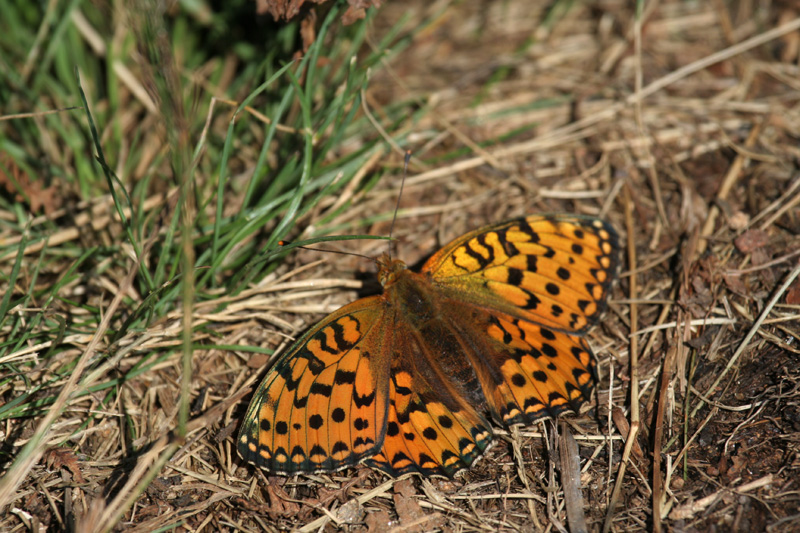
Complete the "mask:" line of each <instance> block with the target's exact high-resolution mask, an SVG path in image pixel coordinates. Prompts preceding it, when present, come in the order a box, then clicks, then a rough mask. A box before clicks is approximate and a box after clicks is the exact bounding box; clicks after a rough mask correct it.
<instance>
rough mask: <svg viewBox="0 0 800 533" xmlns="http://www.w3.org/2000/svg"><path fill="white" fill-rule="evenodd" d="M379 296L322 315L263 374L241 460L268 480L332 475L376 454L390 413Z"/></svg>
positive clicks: (242, 443) (240, 443) (250, 411)
mask: <svg viewBox="0 0 800 533" xmlns="http://www.w3.org/2000/svg"><path fill="white" fill-rule="evenodd" d="M383 320H384V308H383V307H382V306H381V305H380V297H378V296H374V297H370V298H364V299H361V300H358V301H356V302H353V303H351V304H349V305H346V306H344V307H342V308H341V309H339V310H338V311H336V312H334V313H333V314H331V315H329V316H327V317H326V318H325V319H323V320H322V321H321V322H320V323H319V324H317V325H316V326H315V327H314V328H312V329H311V330H309V331H308V332H307V333H306V334H305V335H304V336H303V337H302V338H301V339H300V340H299V341H297V343H295V345H294V346H293V347H292V348H291V349H290V350H289V351H288V352H287V353H286V354H285V355H283V356H282V357H281V358H280V359H279V360H278V362H277V363H276V364H275V366H274V367H273V368H272V369H271V370H270V371H269V373H268V374H267V376H266V377H265V378H264V381H263V382H262V383H261V386H260V387H259V388H258V391H257V392H256V394H255V396H253V399H252V401H251V402H250V407H249V408H248V409H247V414H246V415H245V418H244V422H243V425H242V429H241V431H240V433H239V440H238V450H239V453H240V454H241V456H242V458H243V459H244V460H245V461H247V462H250V463H253V464H255V465H258V466H260V467H262V468H264V469H266V470H268V471H270V472H272V473H280V474H292V473H297V472H330V471H334V470H338V469H341V468H344V467H346V466H351V465H354V464H356V463H358V462H359V461H360V460H362V459H363V458H365V457H370V456H372V455H374V454H375V453H377V451H378V450H379V449H380V448H381V446H382V444H383V438H384V433H385V431H386V413H387V408H388V403H387V402H388V400H387V393H388V391H387V388H388V367H389V361H388V359H387V357H386V352H385V350H387V349H388V346H387V344H388V342H387V339H386V334H387V331H388V328H385V327H382V321H383Z"/></svg>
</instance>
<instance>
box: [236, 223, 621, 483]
mask: <svg viewBox="0 0 800 533" xmlns="http://www.w3.org/2000/svg"><path fill="white" fill-rule="evenodd" d="M618 252H619V244H618V237H617V234H616V232H615V231H614V229H613V228H612V227H611V225H609V224H608V223H607V222H604V221H602V220H600V219H597V218H590V217H584V216H578V215H542V216H529V217H526V218H518V219H514V220H510V221H507V222H502V223H499V224H493V225H489V226H486V227H483V228H480V229H478V230H475V231H473V232H471V233H467V234H466V235H463V236H461V237H459V238H457V239H455V240H454V241H452V242H451V243H449V244H448V245H446V246H445V247H444V248H442V249H441V250H439V252H437V253H436V254H434V255H433V256H432V257H431V258H430V259H429V260H428V261H427V262H425V264H424V265H423V266H422V268H421V270H420V272H419V273H417V272H413V271H411V270H409V269H408V268H407V267H406V265H405V264H404V263H403V262H402V261H399V260H397V259H392V258H391V257H390V256H389V255H388V254H384V255H382V256H381V257H379V258H378V259H377V260H376V262H377V265H378V280H379V281H380V283H381V285H382V286H383V293H382V294H380V295H375V296H369V297H366V298H362V299H360V300H357V301H355V302H353V303H351V304H349V305H345V306H344V307H342V308H341V309H339V310H338V311H335V312H334V313H332V314H330V315H328V316H327V317H325V318H324V319H323V320H322V321H321V322H320V323H319V324H317V325H316V326H314V327H313V328H311V329H310V330H309V331H308V332H307V333H306V334H305V335H303V336H302V337H301V338H300V339H299V340H298V341H297V342H296V343H295V344H294V345H293V346H292V348H291V349H289V350H288V351H287V352H286V353H285V354H284V355H283V356H282V357H280V358H279V360H278V361H277V363H276V364H275V365H274V366H273V367H272V368H271V369H270V370H269V372H268V373H267V375H266V377H265V378H264V380H263V382H262V383H261V386H260V387H259V388H258V390H257V392H256V393H255V396H254V397H253V399H252V401H251V403H250V407H249V408H248V410H247V414H246V415H245V418H244V422H243V424H242V428H241V431H240V434H239V440H238V443H237V447H238V450H239V453H240V455H241V456H242V458H243V459H244V460H245V461H247V462H249V463H253V464H255V465H257V466H260V467H262V468H264V469H265V470H267V471H269V472H270V473H276V474H295V473H312V472H332V471H336V470H340V469H342V468H345V467H348V466H353V465H356V464H358V463H361V462H364V463H365V464H367V465H368V466H371V467H374V468H378V469H380V470H383V471H384V472H386V473H388V474H390V475H392V476H399V475H401V474H404V473H407V472H416V473H420V474H422V475H426V476H432V475H435V476H443V477H452V476H453V475H454V474H455V473H457V472H459V471H461V470H464V469H466V468H467V467H469V466H470V465H471V464H473V463H474V462H475V460H476V459H478V458H479V457H480V456H481V455H482V454H483V452H484V451H486V449H487V448H488V447H489V445H490V443H491V441H492V436H493V435H492V425H491V423H490V419H493V420H494V421H495V422H497V423H500V424H505V425H507V426H511V425H515V424H525V425H529V424H531V423H533V422H534V421H536V420H538V419H540V418H543V417H556V416H557V415H559V414H560V413H562V412H563V411H565V410H572V411H575V412H577V411H578V408H579V407H580V405H581V404H582V403H583V402H584V401H587V400H589V399H590V396H591V392H592V387H593V385H594V382H595V381H596V362H595V357H594V355H593V353H592V351H591V349H590V347H589V345H588V343H587V341H586V339H585V338H584V334H585V333H586V331H587V329H588V328H589V327H590V326H592V325H593V324H594V323H596V322H597V320H598V318H599V317H600V315H601V313H602V311H603V309H604V307H605V300H606V298H607V295H608V292H609V290H610V287H611V284H612V282H613V280H614V279H615V276H616V270H617V264H618V257H617V256H618Z"/></svg>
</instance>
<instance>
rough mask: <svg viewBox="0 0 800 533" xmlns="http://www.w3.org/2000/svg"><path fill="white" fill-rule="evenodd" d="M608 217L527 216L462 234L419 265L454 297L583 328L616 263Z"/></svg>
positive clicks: (596, 312)
mask: <svg viewBox="0 0 800 533" xmlns="http://www.w3.org/2000/svg"><path fill="white" fill-rule="evenodd" d="M618 255H619V243H618V237H617V233H616V231H614V228H613V227H611V225H610V224H608V223H606V222H604V221H602V220H600V219H597V218H592V217H584V216H580V215H566V214H558V215H534V216H529V217H526V218H519V219H515V220H509V221H507V222H501V223H499V224H494V225H491V226H486V227H484V228H481V229H478V230H476V231H473V232H471V233H467V234H466V235H463V236H461V237H459V238H457V239H455V240H454V241H452V242H450V243H449V244H447V245H446V246H445V247H443V248H442V249H441V250H439V252H437V253H436V254H435V255H433V256H432V257H431V258H430V259H429V260H428V261H427V262H426V263H425V265H424V266H423V267H422V271H423V272H426V273H428V274H429V275H430V276H431V277H432V278H433V280H434V281H435V282H436V284H437V285H438V287H439V289H440V290H441V291H443V293H444V294H446V295H448V296H449V297H451V298H452V299H453V300H465V301H470V302H471V303H473V304H476V305H478V306H480V307H484V308H488V309H495V310H497V311H501V312H502V313H504V314H506V315H510V316H513V317H516V318H519V319H522V320H526V321H529V322H533V323H535V324H541V325H542V326H545V327H548V328H550V329H555V330H561V331H565V332H567V333H578V334H581V333H584V332H585V331H586V330H587V329H588V328H589V326H591V325H592V324H593V323H595V322H596V321H597V319H598V318H599V317H600V315H601V314H602V311H603V309H604V307H605V300H606V298H607V296H608V292H609V290H610V287H611V283H612V282H613V280H614V278H615V276H616V271H617V265H618V261H619V258H618Z"/></svg>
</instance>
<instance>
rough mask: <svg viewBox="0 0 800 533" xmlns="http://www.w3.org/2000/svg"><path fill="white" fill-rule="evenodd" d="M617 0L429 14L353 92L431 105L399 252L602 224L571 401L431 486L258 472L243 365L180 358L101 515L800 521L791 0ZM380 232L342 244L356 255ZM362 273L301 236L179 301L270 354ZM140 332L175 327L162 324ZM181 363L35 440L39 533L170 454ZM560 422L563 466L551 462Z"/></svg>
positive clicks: (249, 383) (797, 30) (798, 150)
mask: <svg viewBox="0 0 800 533" xmlns="http://www.w3.org/2000/svg"><path fill="white" fill-rule="evenodd" d="M630 4H631V3H623V2H616V1H600V2H581V3H569V8H568V9H566V8H565V9H561V7H563V5H564V4H563V3H558V2H556V3H555V4H548V5H538V4H537V5H535V6H532V5H531V3H530V2H524V1H521V0H520V1H509V2H463V3H452V4H449V5H447V8H446V9H445V10H444V11H443V12H442V14H441V15H440V16H439V17H437V18H436V23H435V24H432V25H431V26H430V27H428V28H426V29H425V31H423V32H421V33H419V34H418V35H416V36H415V38H414V39H413V40H411V41H410V42H409V43H408V46H407V48H405V49H404V50H402V52H400V53H398V54H397V55H394V56H391V57H390V58H389V59H388V60H387V62H386V65H385V68H383V69H376V71H375V73H374V76H373V78H372V80H371V82H370V87H369V90H368V92H367V93H366V103H367V106H368V107H369V108H370V109H371V110H372V112H373V113H375V114H376V115H378V116H380V110H381V108H382V107H384V106H389V105H392V103H393V102H398V101H407V100H409V99H415V100H416V101H417V102H418V106H419V108H427V112H426V113H424V114H421V115H420V117H421V118H418V119H416V120H415V121H413V122H411V121H410V122H409V123H408V124H407V128H408V131H409V137H408V142H409V144H411V145H412V146H410V148H411V149H412V151H413V152H414V160H412V165H411V168H410V171H409V176H408V178H407V180H406V184H405V189H404V192H403V196H402V198H401V209H400V212H399V217H398V222H397V224H396V229H395V235H394V236H395V237H396V238H397V239H398V241H399V256H400V257H402V258H403V259H404V260H405V261H406V262H407V263H408V264H411V265H414V264H418V263H419V262H420V261H422V260H424V259H425V258H427V257H429V256H430V255H431V254H432V253H433V252H435V251H436V250H437V249H438V248H439V247H440V246H441V245H443V244H445V243H446V242H448V241H449V240H450V239H452V238H454V237H456V236H458V235H461V234H463V233H465V232H466V231H469V230H471V229H474V228H476V227H479V226H481V225H484V224H488V223H491V222H494V221H498V220H502V219H506V218H510V217H516V216H522V215H526V214H534V213H538V212H562V211H565V212H572V213H583V214H588V215H596V216H602V217H604V218H605V219H607V220H608V221H610V222H611V223H612V224H613V225H614V226H615V227H616V228H617V230H618V232H619V234H620V236H621V239H622V243H623V248H624V250H623V257H622V268H621V272H620V275H619V281H618V283H617V284H616V285H615V287H614V290H613V293H612V295H611V301H610V306H609V310H608V311H607V313H606V315H605V317H604V319H603V320H602V321H601V322H600V324H599V325H598V326H597V327H595V328H594V329H593V330H592V331H591V332H590V334H589V341H590V343H591V345H592V346H593V348H594V350H595V353H596V355H597V358H598V363H599V373H600V380H599V383H598V385H597V392H596V395H595V400H594V402H593V403H592V404H591V405H587V406H585V409H584V411H583V412H582V413H580V414H575V415H566V416H563V417H561V419H560V420H559V422H558V423H553V422H551V421H545V422H542V423H540V424H537V425H535V426H532V427H529V428H513V429H509V428H500V427H498V428H497V433H496V441H497V443H496V445H494V446H493V447H492V448H491V450H490V451H489V452H488V453H487V454H486V456H485V457H483V458H482V459H481V460H480V461H479V462H478V463H477V464H476V465H475V466H474V467H473V468H471V469H469V470H468V471H466V472H463V473H462V474H460V475H459V476H457V477H456V478H455V479H452V480H450V479H438V478H434V479H422V478H420V477H417V476H411V477H405V478H401V479H391V478H389V477H388V476H386V475H384V474H382V473H380V472H376V471H373V470H370V469H368V468H366V467H363V466H361V467H358V468H354V469H348V470H344V471H341V472H336V473H333V474H314V475H303V476H298V477H288V478H287V477H282V476H267V475H265V474H264V473H263V472H261V471H258V470H256V469H254V468H252V467H251V466H249V465H247V464H245V463H243V462H242V460H241V459H240V458H239V457H238V456H237V454H236V451H235V444H234V440H235V437H236V432H237V431H238V429H239V424H240V422H241V418H242V416H243V415H244V411H245V409H246V408H247V402H248V401H249V399H250V397H251V396H252V390H253V389H252V387H253V385H254V382H256V381H257V380H258V379H259V378H260V377H261V376H263V374H264V370H263V365H265V364H266V358H259V356H251V355H247V356H246V357H242V356H239V355H236V354H235V353H234V351H233V350H226V349H222V348H212V349H208V350H204V351H198V353H197V355H196V358H195V361H194V364H195V368H194V372H195V378H196V380H197V381H196V383H194V384H193V391H195V392H196V393H197V401H196V403H195V404H194V405H193V410H192V417H193V418H194V420H195V425H194V426H193V431H192V432H191V433H190V434H189V436H188V439H187V441H186V442H185V443H180V444H181V447H180V449H179V450H178V451H177V453H176V454H175V455H174V456H173V457H172V459H171V460H170V462H169V464H168V465H167V466H165V467H164V468H163V469H161V470H160V471H159V473H158V475H157V476H156V477H155V479H154V480H153V481H152V482H151V483H149V485H147V486H146V490H144V492H142V493H140V494H137V495H135V496H133V497H134V498H135V503H134V505H133V507H132V510H131V511H130V512H128V513H126V514H125V515H124V517H123V518H122V521H121V522H120V523H119V525H118V526H117V527H116V529H120V530H121V529H125V530H127V531H155V530H157V529H158V528H161V527H174V528H175V530H178V531H276V530H297V531H347V532H352V533H358V532H379V531H394V532H417V531H419V532H422V531H443V532H467V531H565V530H566V531H581V530H582V529H581V518H583V519H584V520H585V524H586V530H588V531H603V530H610V531H620V532H621V531H675V532H687V533H688V532H694V531H741V532H751V531H771V532H790V531H798V530H800V321H798V317H800V281H798V278H797V275H798V272H800V208H798V205H799V204H800V179H799V178H798V176H799V175H800V174H799V173H798V166H800V146H799V145H798V140H800V81H799V80H800V66H799V64H800V23H798V20H800V19H798V17H800V5H797V3H796V2H790V1H785V2H772V3H763V4H759V3H754V2H723V1H722V0H719V1H713V2H677V1H661V2H657V1H655V2H648V3H646V5H645V8H644V12H643V13H642V15H641V17H640V18H639V19H638V20H639V21H640V22H639V23H637V17H636V14H635V12H634V11H633V10H632V9H631V6H630ZM443 5H444V4H442V3H441V2H435V3H433V4H432V5H429V3H424V2H411V3H407V2H385V4H384V5H383V6H382V7H381V10H380V12H379V14H378V15H377V17H376V18H375V20H374V22H373V24H372V25H371V28H370V30H369V31H370V32H371V33H372V34H373V35H374V36H375V39H378V38H380V36H381V35H383V34H384V33H385V32H388V31H389V29H390V28H391V26H392V24H394V22H395V21H397V20H399V19H401V18H402V17H403V16H409V17H410V18H411V20H414V19H415V18H417V17H422V16H423V15H424V14H425V13H430V12H433V11H434V10H436V9H438V8H441V7H442V6H443ZM784 25H786V26H784ZM343 150H344V151H346V148H343ZM456 152H458V153H460V154H461V156H460V157H458V158H457V159H452V158H444V157H442V158H440V159H437V157H439V155H441V154H453V153H456ZM423 161H438V162H437V163H436V164H426V163H424V162H423ZM373 164H377V163H373ZM381 164H387V165H394V166H395V167H396V168H397V169H398V170H397V172H396V173H395V175H394V176H393V177H392V178H390V179H386V180H383V181H381V182H380V184H379V185H378V186H377V187H375V188H373V189H372V190H371V191H369V192H367V193H365V194H363V196H362V197H361V198H359V199H358V203H357V206H358V212H357V213H356V212H354V211H350V212H345V213H342V214H341V215H339V217H338V218H337V219H336V220H335V221H334V223H333V225H335V224H336V223H341V224H343V225H347V224H348V223H350V222H352V220H354V219H355V218H357V217H364V216H369V215H373V214H376V213H386V212H391V210H392V206H393V205H394V202H395V201H396V199H397V195H398V191H399V185H400V180H401V175H402V171H401V167H402V153H395V152H393V153H391V154H389V155H386V156H385V157H384V160H383V161H382V163H381ZM370 170H371V169H370V168H366V169H365V172H366V173H367V174H368V173H369V172H370ZM335 201H336V199H335V198H332V199H328V200H323V201H322V203H321V206H320V209H319V211H318V212H314V213H310V214H308V215H307V220H304V221H303V224H301V226H300V227H301V228H302V227H303V225H305V224H307V225H308V226H313V225H314V223H315V221H316V220H317V219H316V218H315V217H318V216H320V215H321V214H322V213H324V212H325V209H326V207H327V206H330V205H331V204H333V203H334V202H335ZM388 227H389V223H388V222H387V221H385V220H383V219H382V220H381V221H380V222H376V223H374V224H372V225H371V226H370V227H368V228H364V229H363V233H366V234H371V235H386V234H387V232H388ZM383 246H385V241H378V240H365V241H350V242H346V243H341V246H340V247H339V248H340V249H345V250H349V251H354V252H358V253H362V254H365V255H368V256H371V257H374V256H376V255H378V254H379V253H380V252H381V247H383ZM309 265H311V266H309ZM373 271H374V268H373V265H372V264H371V263H369V262H368V261H366V260H363V259H360V258H357V257H352V256H339V255H336V256H332V257H328V256H326V257H324V258H323V259H322V260H320V256H319V252H314V251H309V250H300V251H297V252H296V253H294V254H293V255H291V256H290V257H289V258H288V259H287V261H286V263H285V265H284V266H283V267H281V269H280V270H279V271H278V272H276V273H275V275H274V277H272V278H271V279H270V280H268V283H266V284H265V285H263V286H262V288H263V287H264V286H267V287H270V283H272V284H273V286H272V288H271V289H269V290H268V291H254V292H252V293H248V292H245V293H243V294H242V295H241V296H239V297H237V298H235V299H231V300H230V301H228V302H227V303H228V306H227V307H226V308H224V309H221V310H220V309H219V308H218V307H215V306H214V305H211V304H216V303H219V302H211V303H210V304H209V305H208V306H206V307H202V308H198V316H203V317H204V320H207V321H208V328H206V330H205V331H204V333H203V335H204V337H203V338H202V339H198V342H205V343H208V344H210V345H215V346H223V345H225V346H228V345H236V344H241V345H252V346H265V347H269V348H281V347H283V348H285V346H286V338H287V336H289V335H296V334H297V333H298V332H302V331H303V330H304V329H305V328H307V327H308V326H310V325H311V324H313V323H315V322H316V321H317V320H319V319H320V318H321V317H322V316H324V313H325V312H329V311H332V310H333V309H336V308H337V307H338V306H340V305H343V304H345V303H347V302H350V301H352V300H353V299H354V298H356V297H357V296H358V295H362V294H364V293H365V291H366V292H369V290H370V289H371V288H373V287H374V283H372V284H368V286H367V289H364V290H362V291H360V292H359V291H356V290H352V289H355V288H358V287H359V286H360V285H361V284H360V283H358V281H359V280H361V279H370V278H371V276H372V272H373ZM334 278H336V279H340V280H343V281H340V282H338V283H336V284H331V285H330V287H331V288H325V286H323V288H321V289H317V287H320V284H321V283H322V282H324V281H325V280H331V279H334ZM287 282H302V283H298V284H297V285H294V286H292V285H291V284H289V283H287ZM343 287H344V288H343ZM347 287H349V288H350V289H351V290H346V288H347ZM313 291H316V292H313ZM221 298H222V296H221ZM220 301H222V300H220ZM254 310H255V311H254ZM303 311H306V312H303ZM307 311H311V312H307ZM274 317H277V318H274ZM147 334H148V339H151V340H150V341H148V342H157V341H158V340H159V339H168V338H179V330H178V324H177V321H176V320H175V317H174V316H171V317H168V318H166V319H164V320H162V321H158V322H156V323H155V324H153V326H152V328H151V330H150V331H148V332H147ZM118 364H119V365H120V366H121V368H123V369H124V368H129V367H130V365H133V364H135V359H131V360H128V359H126V358H123V359H121V360H120V361H119V362H118ZM126 365H127V366H126ZM179 375H180V367H179V363H178V359H177V358H175V359H170V360H166V361H164V362H163V365H162V366H160V367H158V368H156V369H154V370H152V371H150V372H147V373H145V374H142V375H141V376H140V377H138V378H137V379H136V380H133V381H131V382H128V383H127V384H126V389H125V393H124V398H125V400H126V402H127V405H135V406H138V408H137V409H136V410H133V411H130V412H127V413H125V412H123V411H118V412H117V411H114V414H112V413H111V411H112V409H111V408H109V410H110V414H109V418H108V422H107V423H105V424H102V425H99V426H97V427H95V428H94V430H93V431H91V432H88V433H86V434H85V435H84V436H83V437H82V438H80V439H79V440H78V441H77V442H76V445H75V447H74V448H73V449H72V450H64V449H63V448H59V449H57V450H51V451H49V452H48V453H47V455H46V456H45V459H44V460H43V461H41V462H40V463H39V464H38V465H37V466H35V467H33V469H32V471H31V473H30V480H29V481H28V482H26V483H24V484H23V485H22V486H21V488H20V490H19V491H18V493H17V498H16V499H15V500H14V501H13V502H12V504H11V506H10V507H11V508H14V509H17V510H24V512H26V513H29V514H30V515H31V516H33V517H35V522H36V523H38V524H39V526H40V527H41V529H40V530H41V531H45V530H53V531H56V530H62V529H66V530H69V529H71V528H72V527H76V528H78V529H77V530H82V529H80V528H92V527H95V526H96V524H98V523H102V522H101V519H102V517H103V516H104V513H107V512H109V509H110V508H111V507H113V505H116V504H112V502H115V501H116V500H114V498H115V496H118V495H119V494H125V491H127V490H128V489H127V488H126V489H124V490H123V487H124V484H125V483H127V482H129V480H130V478H131V477H132V472H135V470H134V469H135V468H139V467H143V465H145V466H146V465H149V464H150V463H151V462H152V461H153V460H154V458H155V456H156V454H157V452H158V451H159V450H160V449H163V447H165V446H169V445H171V444H173V442H174V441H172V440H170V439H171V438H172V437H171V434H170V432H169V431H168V428H170V427H171V425H170V424H172V418H171V416H173V415H172V414H170V413H173V411H172V410H171V409H172V407H173V406H174V405H175V402H176V397H177V394H178V381H179V379H178V378H179ZM114 409H117V407H115V408H114ZM31 424H32V422H31ZM126 424H132V425H134V426H135V427H136V428H137V430H138V431H137V434H138V435H143V436H140V437H139V439H138V440H137V441H136V442H127V444H126V445H127V446H130V447H131V448H135V449H137V450H139V451H138V452H137V453H135V454H130V453H128V452H127V451H126V450H125V449H124V446H125V445H119V443H126V439H124V438H121V437H120V436H121V435H124V433H125V431H126V429H125V425H126ZM631 427H633V428H635V429H636V432H635V434H634V436H633V437H632V438H629V435H630V434H631ZM32 430H33V426H32V425H29V426H26V427H25V428H16V429H15V431H16V433H14V434H15V435H16V437H15V438H23V437H24V436H25V435H30V432H32ZM7 434H8V433H7ZM573 438H574V441H575V442H576V443H577V451H578V453H577V455H578V456H579V457H580V465H579V470H577V469H574V468H573V469H570V467H569V466H568V465H567V464H566V463H569V457H570V456H571V455H570V448H569V446H570V442H572V441H571V439H573ZM110 442H115V444H114V445H111V444H110ZM145 444H147V445H145ZM626 444H627V446H626ZM9 452H12V450H11V449H10V448H9V447H8V446H6V453H9ZM578 486H579V490H577V495H578V496H579V498H578V500H576V499H575V498H576V496H575V491H571V488H574V487H578ZM576 505H577V511H575V506H576ZM571 506H572V508H571ZM570 509H571V510H570ZM20 512H22V511H20ZM14 516H17V515H14ZM22 523H29V524H30V523H33V522H30V521H28V522H25V520H22V519H20V518H18V517H17V518H13V517H7V518H5V519H0V529H5V528H7V530H9V531H23V530H28V529H27V528H24V527H23V526H22V525H20V524H22ZM76 523H77V524H78V525H75V524H76ZM31 527H32V526H31ZM83 530H88V529H83Z"/></svg>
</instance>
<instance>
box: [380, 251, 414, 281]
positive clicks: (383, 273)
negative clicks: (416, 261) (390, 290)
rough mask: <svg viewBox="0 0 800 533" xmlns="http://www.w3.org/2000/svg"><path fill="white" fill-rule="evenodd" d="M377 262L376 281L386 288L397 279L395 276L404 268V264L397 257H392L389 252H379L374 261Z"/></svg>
mask: <svg viewBox="0 0 800 533" xmlns="http://www.w3.org/2000/svg"><path fill="white" fill-rule="evenodd" d="M375 262H376V263H377V264H378V281H379V282H380V284H381V287H383V288H386V287H388V286H389V285H391V284H392V283H394V282H395V281H396V280H397V276H398V275H399V274H400V273H401V272H403V271H404V270H406V269H407V268H408V267H406V264H405V263H404V262H402V261H401V260H399V259H392V257H391V256H390V255H389V254H381V256H380V257H378V259H376V261H375Z"/></svg>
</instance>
